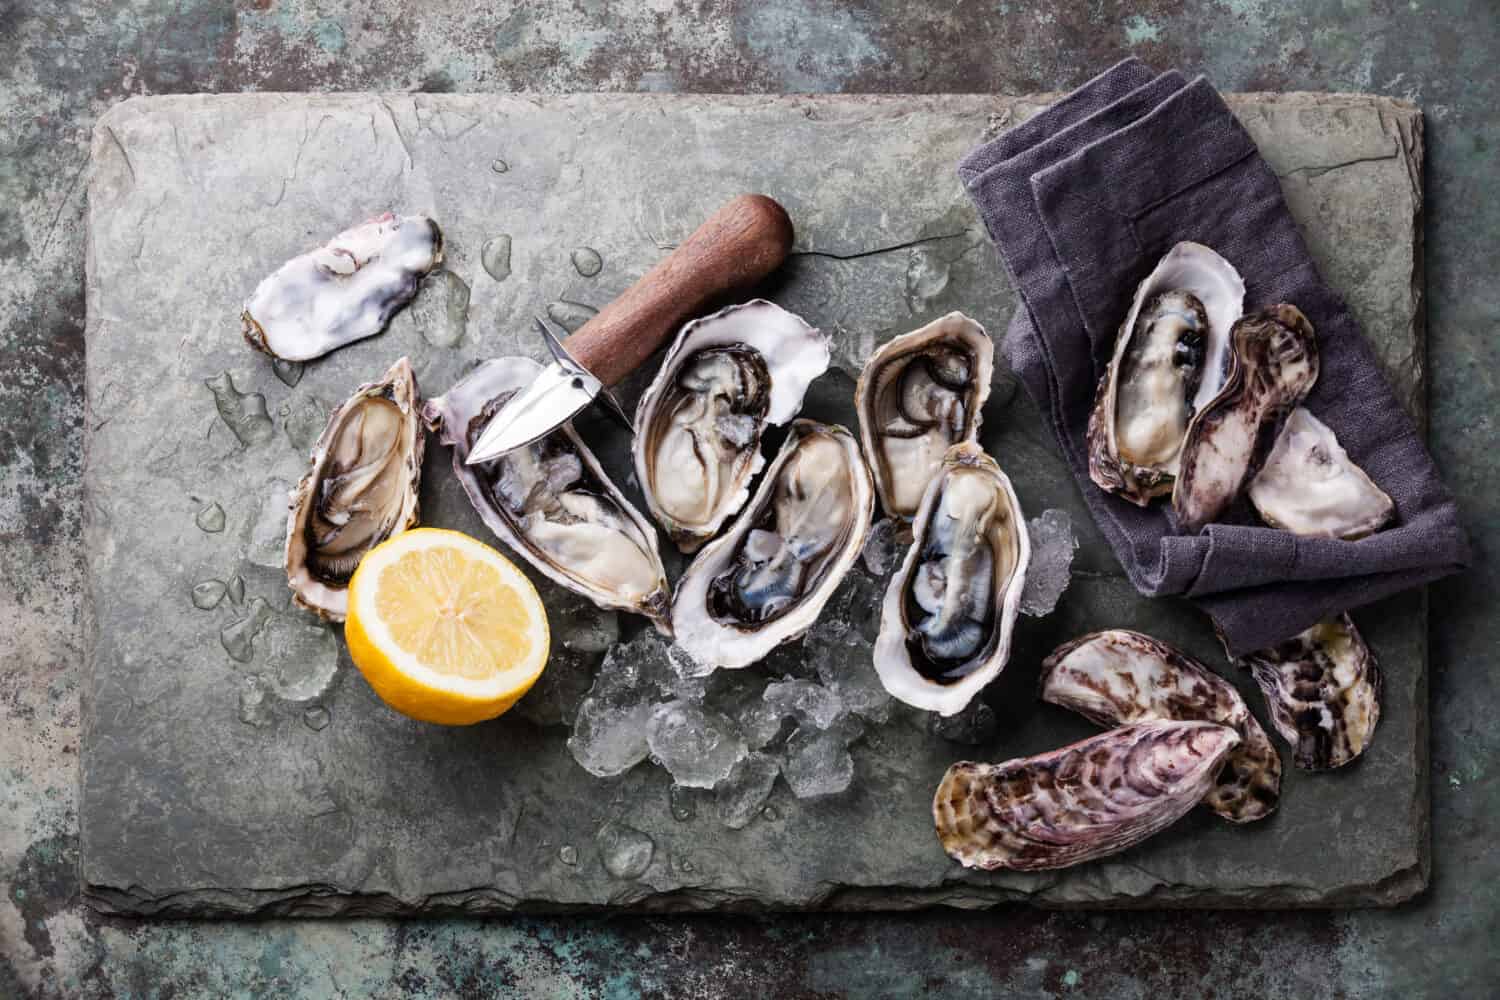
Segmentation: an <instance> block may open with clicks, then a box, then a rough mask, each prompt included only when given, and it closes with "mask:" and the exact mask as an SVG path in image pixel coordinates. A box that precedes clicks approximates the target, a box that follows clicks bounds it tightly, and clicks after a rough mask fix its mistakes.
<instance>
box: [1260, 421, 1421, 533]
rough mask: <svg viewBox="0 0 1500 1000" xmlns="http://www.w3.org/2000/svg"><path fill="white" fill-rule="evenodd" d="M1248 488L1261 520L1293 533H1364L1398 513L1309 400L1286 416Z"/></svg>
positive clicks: (1378, 527) (1371, 531)
mask: <svg viewBox="0 0 1500 1000" xmlns="http://www.w3.org/2000/svg"><path fill="white" fill-rule="evenodd" d="M1249 492H1250V502H1251V503H1253V504H1254V505H1255V509H1256V511H1258V512H1259V513H1260V516H1261V519H1262V520H1264V521H1265V522H1266V523H1267V524H1269V525H1270V526H1271V527H1273V528H1283V529H1285V530H1287V531H1290V532H1292V533H1293V534H1295V535H1321V536H1323V537H1325V538H1345V539H1354V538H1363V537H1364V536H1366V535H1369V534H1373V533H1375V532H1377V531H1379V530H1380V529H1381V528H1383V527H1385V526H1386V525H1387V524H1389V523H1390V521H1391V518H1393V517H1395V516H1396V504H1395V503H1394V502H1393V501H1392V500H1391V498H1390V497H1389V496H1387V495H1386V493H1385V491H1384V490H1382V489H1381V488H1380V487H1379V486H1376V485H1375V482H1374V480H1372V479H1371V478H1370V477H1369V476H1367V475H1366V474H1365V470H1364V469H1361V468H1360V467H1359V466H1358V465H1356V464H1354V460H1353V459H1351V458H1350V457H1349V453H1348V452H1346V451H1344V449H1343V447H1342V446H1341V445H1340V444H1339V439H1338V435H1336V434H1334V433H1333V428H1331V427H1329V426H1328V425H1327V424H1325V423H1323V421H1321V420H1319V419H1318V418H1317V417H1315V416H1313V415H1312V413H1310V412H1309V411H1308V409H1307V407H1305V406H1299V407H1297V408H1296V409H1295V410H1293V411H1292V414H1291V416H1289V417H1287V421H1286V426H1285V427H1283V428H1282V429H1281V434H1280V435H1279V436H1278V437H1277V438H1276V444H1275V445H1274V446H1273V447H1272V448H1271V454H1270V455H1269V456H1268V457H1267V458H1266V464H1265V466H1264V467H1263V468H1262V469H1261V470H1260V472H1259V473H1258V474H1257V475H1256V477H1255V478H1254V479H1253V480H1251V482H1250V491H1249Z"/></svg>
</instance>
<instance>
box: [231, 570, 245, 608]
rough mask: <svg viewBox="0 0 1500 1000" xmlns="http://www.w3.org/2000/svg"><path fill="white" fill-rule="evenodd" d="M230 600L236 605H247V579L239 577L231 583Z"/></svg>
mask: <svg viewBox="0 0 1500 1000" xmlns="http://www.w3.org/2000/svg"><path fill="white" fill-rule="evenodd" d="M229 599H230V600H231V601H233V602H234V603H235V604H244V603H245V578H244V577H240V576H237V577H235V578H234V579H233V580H230V581H229Z"/></svg>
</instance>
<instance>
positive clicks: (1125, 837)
mask: <svg viewBox="0 0 1500 1000" xmlns="http://www.w3.org/2000/svg"><path fill="white" fill-rule="evenodd" d="M1239 742H1240V737H1239V734H1238V733H1237V732H1235V731H1234V730H1233V729H1231V728H1229V727H1228V726H1220V725H1217V724H1216V723H1212V722H1140V723H1136V724H1134V725H1130V726H1122V727H1121V728H1119V729H1111V730H1110V731H1109V732H1106V733H1100V734H1099V735H1098V736H1094V737H1090V738H1089V739H1086V740H1083V741H1081V742H1078V743H1074V744H1072V745H1071V746H1066V747H1063V748H1062V749H1060V750H1053V751H1052V752H1050V753H1044V754H1039V755H1038V756H1035V757H1023V758H1019V759H1016V760H1008V761H1006V762H1004V763H1003V764H975V763H973V762H971V761H962V762H960V763H957V764H954V765H953V766H952V767H950V768H948V772H947V773H946V774H945V775H943V780H942V782H941V783H940V784H939V785H938V788H937V794H936V795H934V796H933V799H932V816H933V820H934V822H935V823H936V825H937V835H938V840H939V841H940V842H941V843H942V845H943V850H945V851H947V852H948V855H949V856H950V857H952V858H953V859H954V860H955V861H957V862H959V863H960V864H962V865H963V866H964V867H966V868H984V869H994V868H1008V869H1011V870H1012V871H1038V870H1042V869H1048V868H1067V867H1068V866H1070V865H1076V864H1080V863H1082V862H1084V861H1092V860H1094V859H1095V858H1102V857H1105V856H1107V855H1110V854H1117V853H1119V852H1120V851H1123V850H1125V849H1126V848H1127V847H1130V846H1132V845H1134V844H1138V843H1140V842H1141V841H1142V840H1145V839H1146V838H1147V837H1149V836H1151V835H1152V834H1153V833H1156V832H1158V831H1160V830H1162V829H1165V828H1166V827H1168V826H1170V825H1171V824H1172V823H1175V822H1176V821H1177V820H1178V819H1179V818H1181V817H1182V815H1183V814H1184V813H1186V812H1187V811H1188V810H1189V809H1191V808H1193V806H1194V804H1196V803H1197V802H1198V801H1199V800H1200V799H1202V798H1203V796H1204V795H1206V794H1207V793H1208V791H1209V789H1210V788H1212V787H1213V784H1214V779H1215V777H1216V775H1217V774H1218V771H1219V768H1220V767H1221V766H1222V765H1223V762H1224V759H1225V757H1226V756H1228V754H1229V752H1230V751H1231V750H1233V749H1234V748H1235V747H1236V746H1237V745H1238V744H1239Z"/></svg>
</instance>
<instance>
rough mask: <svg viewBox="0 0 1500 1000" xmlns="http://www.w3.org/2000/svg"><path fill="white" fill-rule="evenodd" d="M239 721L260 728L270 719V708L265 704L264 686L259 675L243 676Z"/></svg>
mask: <svg viewBox="0 0 1500 1000" xmlns="http://www.w3.org/2000/svg"><path fill="white" fill-rule="evenodd" d="M238 714H239V717H240V721H241V722H243V723H245V725H247V726H255V727H256V728H260V727H261V726H264V725H266V724H267V723H269V722H270V721H271V710H270V708H269V706H267V705H266V688H265V685H264V684H262V683H261V680H260V678H259V677H256V676H254V675H253V674H252V675H251V676H249V677H246V678H245V683H244V686H243V687H241V688H240V708H239V713H238Z"/></svg>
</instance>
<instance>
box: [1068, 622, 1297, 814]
mask: <svg viewBox="0 0 1500 1000" xmlns="http://www.w3.org/2000/svg"><path fill="white" fill-rule="evenodd" d="M1041 694H1042V700H1043V701H1046V702H1050V703H1052V704H1053V705H1058V706H1060V707H1062V708H1067V709H1072V710H1073V711H1075V712H1077V713H1079V714H1080V715H1083V716H1084V717H1086V718H1088V719H1089V720H1091V721H1093V722H1096V723H1098V724H1099V725H1101V726H1124V725H1129V724H1131V723H1135V722H1150V721H1155V720H1161V721H1171V720H1177V721H1197V722H1216V723H1218V724H1219V725H1221V726H1229V727H1230V728H1231V729H1233V730H1235V731H1236V732H1238V733H1239V734H1240V745H1239V746H1237V747H1235V749H1234V750H1233V751H1231V752H1230V754H1229V757H1228V759H1227V760H1226V761H1225V763H1224V767H1223V768H1222V769H1221V770H1220V771H1219V777H1218V781H1217V782H1216V783H1215V784H1214V786H1213V787H1212V788H1211V789H1209V791H1208V794H1207V795H1206V796H1204V799H1203V804H1204V805H1206V806H1208V807H1209V808H1210V809H1212V810H1213V811H1214V812H1216V813H1218V814H1219V815H1220V816H1222V817H1224V818H1225V819H1227V820H1229V821H1230V822H1232V823H1248V822H1250V821H1252V820H1257V819H1263V818H1264V817H1266V816H1269V815H1270V814H1271V813H1272V812H1274V811H1275V809H1276V804H1277V802H1278V801H1279V799H1280V797H1281V757H1280V756H1279V755H1278V754H1277V753H1276V748H1275V747H1273V746H1272V745H1271V741H1270V739H1269V738H1267V736H1266V731H1265V730H1264V729H1262V728H1261V727H1260V723H1259V722H1257V721H1256V720H1255V716H1253V715H1251V714H1250V709H1249V708H1248V707H1247V706H1246V705H1245V701H1244V699H1243V698H1241V697H1240V693H1239V692H1238V691H1236V690H1235V689H1234V685H1232V684H1230V683H1229V682H1228V681H1226V680H1224V679H1223V678H1222V677H1220V676H1219V675H1218V674H1216V673H1214V672H1213V671H1211V670H1209V669H1208V668H1207V667H1205V666H1204V665H1203V664H1201V663H1199V662H1198V661H1197V660H1195V659H1193V658H1192V657H1191V656H1188V655H1187V654H1186V653H1184V652H1182V651H1181V650H1179V649H1177V648H1176V647H1174V646H1171V645H1168V644H1167V643H1165V642H1162V641H1161V640H1159V639H1153V638H1152V637H1151V636H1149V635H1142V634H1141V633H1140V632H1130V631H1127V630H1125V629H1107V630H1105V631H1103V632H1091V633H1090V634H1088V635H1085V636H1080V637H1079V638H1077V639H1074V640H1073V641H1072V642H1068V643H1064V644H1063V645H1061V646H1059V647H1058V648H1057V649H1055V650H1053V651H1052V655H1051V656H1048V657H1047V658H1046V659H1045V660H1043V661H1042V679H1041Z"/></svg>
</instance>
